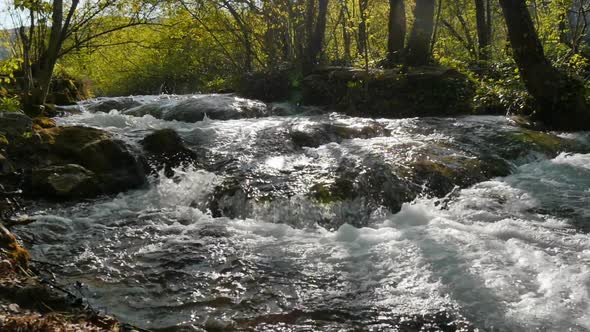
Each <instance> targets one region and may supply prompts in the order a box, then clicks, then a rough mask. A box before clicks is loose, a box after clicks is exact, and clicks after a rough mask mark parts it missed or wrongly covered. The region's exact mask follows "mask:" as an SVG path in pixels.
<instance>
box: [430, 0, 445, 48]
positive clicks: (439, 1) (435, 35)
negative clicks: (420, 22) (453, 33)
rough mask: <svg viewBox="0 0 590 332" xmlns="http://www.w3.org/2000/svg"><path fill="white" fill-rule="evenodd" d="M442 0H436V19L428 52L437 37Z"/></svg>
mask: <svg viewBox="0 0 590 332" xmlns="http://www.w3.org/2000/svg"><path fill="white" fill-rule="evenodd" d="M443 4H444V0H438V9H437V10H436V20H435V21H434V32H433V33H432V38H431V41H430V52H432V50H434V45H435V44H436V38H437V37H438V30H439V27H440V21H441V17H442V8H443Z"/></svg>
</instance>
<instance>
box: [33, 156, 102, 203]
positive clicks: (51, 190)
mask: <svg viewBox="0 0 590 332" xmlns="http://www.w3.org/2000/svg"><path fill="white" fill-rule="evenodd" d="M31 182H32V184H31V186H32V193H33V194H35V195H38V196H44V197H48V198H54V199H75V198H85V197H94V196H96V195H98V194H100V193H102V192H103V190H102V188H101V186H100V184H99V181H98V179H97V177H96V174H94V173H93V172H91V171H89V170H87V169H86V168H84V167H82V166H80V165H73V164H70V165H63V166H50V167H46V168H42V169H34V170H33V172H32V181H31Z"/></svg>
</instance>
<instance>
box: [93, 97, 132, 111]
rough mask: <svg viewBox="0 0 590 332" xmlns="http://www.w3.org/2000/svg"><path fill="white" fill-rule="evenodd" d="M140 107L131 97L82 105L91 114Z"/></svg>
mask: <svg viewBox="0 0 590 332" xmlns="http://www.w3.org/2000/svg"><path fill="white" fill-rule="evenodd" d="M140 105H141V103H140V102H138V101H137V100H135V99H133V97H117V98H104V99H102V100H101V99H98V100H94V101H93V102H92V103H84V104H83V106H84V108H85V109H86V110H87V111H88V112H91V113H96V112H104V113H108V112H110V111H112V110H117V111H124V110H128V109H130V108H133V107H137V106H140Z"/></svg>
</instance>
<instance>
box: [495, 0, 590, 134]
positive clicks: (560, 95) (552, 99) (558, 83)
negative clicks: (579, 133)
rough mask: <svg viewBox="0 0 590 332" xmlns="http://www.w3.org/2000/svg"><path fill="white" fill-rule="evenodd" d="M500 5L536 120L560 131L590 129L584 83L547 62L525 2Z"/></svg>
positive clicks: (514, 0)
mask: <svg viewBox="0 0 590 332" xmlns="http://www.w3.org/2000/svg"><path fill="white" fill-rule="evenodd" d="M499 1H500V5H501V6H502V11H503V13H504V18H505V19H506V25H507V27H508V37H509V39H510V44H511V45H512V49H513V56H514V61H515V62H516V64H517V65H518V68H519V70H520V73H521V76H522V78H523V81H524V83H525V85H526V88H527V90H528V92H529V93H530V94H531V96H532V97H533V98H534V99H535V101H536V104H537V110H536V111H535V113H534V114H533V116H532V119H533V120H534V121H539V122H542V123H543V124H544V125H545V126H547V127H548V128H551V129H556V130H584V129H590V109H589V108H588V104H587V103H586V100H585V98H584V88H583V85H582V83H581V82H578V81H577V80H574V79H573V78H571V77H568V76H567V75H565V74H564V73H561V72H559V71H558V70H557V69H555V68H554V67H553V66H552V65H551V63H550V62H549V61H548V60H547V58H546V57H545V54H544V51H543V47H542V45H541V42H540V41H539V37H538V36H537V33H536V31H535V25H534V23H533V20H532V18H531V14H530V13H529V11H528V8H527V5H526V2H525V0H499Z"/></svg>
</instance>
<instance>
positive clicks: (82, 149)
mask: <svg viewBox="0 0 590 332" xmlns="http://www.w3.org/2000/svg"><path fill="white" fill-rule="evenodd" d="M37 134H38V137H39V139H40V140H41V143H39V144H33V145H32V146H29V149H30V150H32V151H30V153H31V154H32V155H33V156H32V157H33V158H34V159H32V160H31V159H29V160H27V162H28V163H29V167H30V168H43V167H47V166H56V165H57V166H60V165H68V164H76V165H80V166H82V167H84V168H85V169H87V170H89V171H91V172H93V173H94V174H95V175H96V177H97V179H98V181H99V183H100V187H101V189H102V193H118V192H121V191H125V190H128V189H131V188H136V187H138V186H140V185H142V184H143V183H144V182H145V173H144V168H143V163H142V162H141V160H139V158H136V157H135V155H134V154H133V153H132V151H131V150H130V148H129V147H128V146H127V145H126V144H125V143H123V142H122V141H119V140H116V139H115V138H114V137H113V136H112V135H111V134H110V133H107V132H105V131H102V130H99V129H94V128H87V127H79V126H75V127H55V128H49V129H42V130H39V131H38V132H37ZM29 145H31V144H29ZM31 165H32V166H31Z"/></svg>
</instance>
